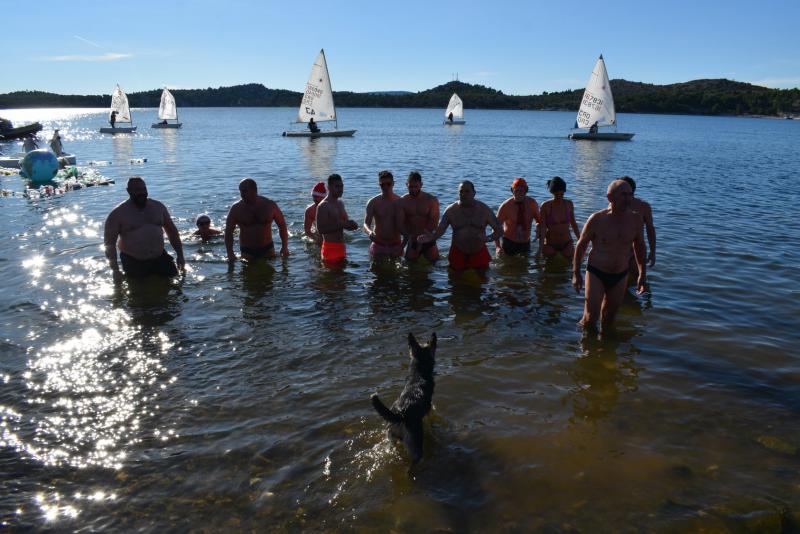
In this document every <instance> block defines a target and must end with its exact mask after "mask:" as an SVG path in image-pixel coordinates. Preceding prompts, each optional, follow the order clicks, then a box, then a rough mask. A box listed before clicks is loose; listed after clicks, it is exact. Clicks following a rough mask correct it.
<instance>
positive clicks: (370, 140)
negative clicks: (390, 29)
mask: <svg viewBox="0 0 800 534" xmlns="http://www.w3.org/2000/svg"><path fill="white" fill-rule="evenodd" d="M180 111H181V119H182V121H183V122H184V128H183V129H182V130H181V131H167V130H164V131H161V130H152V129H150V128H149V124H150V123H151V122H154V121H155V110H134V119H135V121H136V123H137V124H138V125H139V129H140V132H139V133H137V134H136V135H134V136H116V137H110V136H102V135H100V134H99V133H97V129H98V128H99V127H100V126H101V124H102V123H103V122H104V120H105V114H106V113H105V111H101V112H99V111H98V110H12V111H4V112H3V115H4V116H6V117H7V118H10V119H12V120H14V121H15V122H25V121H27V120H41V121H43V123H44V124H45V131H44V132H43V133H44V134H45V135H46V136H48V137H49V134H50V132H51V131H52V128H54V127H59V128H60V129H61V132H62V135H63V138H64V145H65V148H66V149H67V150H68V151H70V152H74V153H75V154H77V156H78V161H79V164H81V163H85V162H88V161H89V160H107V161H111V162H112V165H111V166H108V167H100V168H99V170H101V172H103V174H105V175H106V176H108V177H110V178H113V179H116V180H117V183H116V185H112V186H108V187H94V188H89V189H83V190H79V191H73V192H69V193H67V194H65V195H63V196H60V197H57V198H51V199H41V200H28V199H24V198H20V197H11V198H0V209H1V211H0V212H1V213H2V216H3V224H2V239H0V280H2V284H0V328H2V334H1V335H0V338H1V339H0V524H1V525H2V526H3V528H6V527H9V526H11V527H12V528H33V529H45V528H52V529H58V530H62V529H63V530H86V531H92V530H99V531H131V530H142V531H153V532H160V531H164V530H167V529H169V530H178V531H184V530H223V529H224V530H233V529H249V530H281V531H284V530H285V531H309V532H316V531H333V530H343V531H350V530H354V531H355V530H357V531H389V530H395V531H412V530H413V531H418V530H419V531H432V530H437V529H440V530H444V531H478V532H480V531H484V532H485V531H498V530H503V531H521V530H535V529H546V530H549V531H562V530H563V531H567V530H572V529H577V530H580V531H587V532H591V531H596V530H598V529H599V530H615V531H619V530H686V529H692V530H694V529H701V528H707V529H712V530H713V529H718V530H721V531H725V530H737V529H763V528H767V529H770V528H775V529H777V528H780V526H781V525H783V526H786V525H792V524H793V525H794V526H797V525H798V524H800V474H798V473H800V456H798V448H800V427H798V425H797V418H798V415H799V414H800V349H798V344H799V343H798V342H800V336H798V331H800V304H799V303H800V292H799V291H798V287H800V274H798V268H799V267H800V252H798V245H799V244H800V228H799V225H798V215H799V214H800V212H799V211H798V207H797V206H798V203H799V202H800V183H799V181H798V176H799V175H800V164H799V163H798V159H797V153H798V151H797V147H798V146H800V121H779V120H765V119H748V118H710V117H683V116H652V115H623V116H620V118H619V122H620V124H621V125H622V126H621V130H624V131H633V132H636V137H635V138H634V140H633V141H632V142H628V143H605V144H603V143H585V142H584V143H576V142H572V141H569V140H567V139H566V135H567V133H568V128H569V127H570V126H571V124H572V122H573V120H574V114H573V113H560V112H519V111H472V110H467V117H466V118H467V121H468V122H467V125H466V126H465V127H444V126H442V125H441V122H440V121H441V119H442V113H441V111H440V110H387V109H370V110H366V109H342V110H340V118H341V120H340V125H341V126H342V127H346V128H357V129H358V133H357V134H356V135H355V137H354V138H351V139H318V140H313V141H312V140H308V139H286V138H282V137H281V136H280V132H281V131H282V130H283V129H284V128H285V127H286V126H287V125H288V122H289V120H291V118H292V116H293V114H294V110H292V109H183V110H180ZM14 149H15V146H14V145H13V144H11V143H4V144H1V145H0V150H2V151H15V150H14ZM132 158H147V163H145V164H141V165H130V164H129V163H128V162H129V161H130V159H132ZM384 168H386V169H390V170H392V171H394V173H395V177H396V182H397V185H398V190H399V192H401V193H402V189H403V188H402V186H403V184H404V181H405V180H404V177H405V175H406V174H407V173H408V171H409V170H411V169H419V170H420V171H421V172H422V175H423V178H424V187H425V189H426V190H428V191H430V192H432V193H434V194H436V195H437V196H438V197H439V198H440V200H441V201H442V204H443V205H446V204H447V203H450V202H452V201H453V200H455V199H456V198H457V184H458V182H459V181H460V180H463V179H470V180H472V181H474V182H475V184H476V188H477V193H478V198H479V199H480V200H483V201H484V202H486V203H487V204H489V205H490V206H491V207H497V206H498V205H499V203H500V202H501V201H502V200H504V199H505V198H506V197H507V196H508V194H509V193H508V188H509V186H510V182H511V180H512V178H513V177H514V176H524V177H526V178H527V179H528V181H529V183H530V184H531V194H532V195H533V196H535V198H536V199H537V200H538V201H539V202H541V201H543V200H545V199H547V198H548V197H549V195H548V194H547V191H546V189H545V185H544V183H545V181H546V180H547V179H548V178H549V177H551V176H552V175H555V174H557V175H560V176H562V177H564V178H565V179H566V181H567V183H568V191H567V196H568V197H569V198H571V199H572V200H573V201H574V202H575V206H576V211H577V215H578V218H579V219H580V220H581V222H583V221H584V220H585V218H586V217H587V216H588V215H589V214H590V213H591V212H592V211H594V210H597V209H600V208H602V207H604V204H605V198H604V193H605V188H606V185H607V184H608V182H609V181H610V180H611V179H612V178H614V177H617V176H619V175H621V174H629V175H631V176H633V177H634V178H635V179H636V180H637V183H638V189H637V195H638V196H640V197H641V198H643V199H645V200H648V201H649V202H650V203H651V204H652V206H653V209H654V217H655V223H656V228H657V231H658V262H657V264H656V266H655V267H654V268H653V269H652V270H651V272H650V273H649V274H650V276H649V279H650V291H649V292H648V293H647V294H646V295H644V296H643V297H641V298H635V297H633V296H630V297H629V298H627V299H626V301H625V303H624V305H623V308H622V310H621V313H620V317H619V320H618V328H617V330H616V332H615V333H614V334H613V335H611V336H608V337H605V338H603V339H598V338H596V337H592V336H586V335H584V334H582V332H581V330H580V329H579V328H578V327H577V326H576V322H577V320H578V319H579V318H580V315H581V312H582V298H581V296H579V295H576V294H575V292H574V290H573V289H572V287H571V285H570V279H569V273H568V268H567V267H566V264H564V263H558V262H556V263H554V264H545V263H542V262H539V261H538V260H535V259H530V260H528V261H525V260H520V259H516V260H515V261H511V260H502V261H496V262H493V264H492V268H491V272H490V273H489V276H488V279H487V280H486V281H484V282H483V283H478V282H476V281H474V280H472V281H470V280H463V279H453V278H451V277H449V276H448V273H447V268H446V262H445V261H443V262H440V264H438V265H436V266H434V267H432V268H420V267H414V268H409V267H408V266H405V265H392V264H389V265H386V264H383V265H375V266H372V265H370V262H369V258H368V255H367V245H368V240H367V238H366V237H365V236H364V235H363V234H361V233H354V234H351V235H350V237H349V241H348V252H349V254H350V262H349V264H348V265H347V267H346V268H345V269H344V270H343V271H331V270H328V269H326V268H323V267H322V266H321V265H320V261H319V255H318V252H317V251H316V250H315V249H314V247H313V246H309V245H307V244H306V243H305V242H304V241H303V240H302V238H301V234H302V213H303V209H304V207H305V206H306V205H307V204H308V203H309V202H310V194H309V192H310V189H311V187H312V185H313V184H314V183H315V182H316V181H317V180H319V179H321V178H324V177H325V176H327V175H328V174H329V173H331V172H338V173H340V174H341V175H342V176H343V177H344V179H345V195H344V200H345V203H346V206H347V209H348V211H349V213H350V215H351V216H352V217H353V218H355V219H357V220H361V219H362V218H363V212H364V205H365V203H366V201H367V199H368V198H370V197H371V196H373V195H375V194H377V193H378V188H377V174H376V173H377V171H379V170H381V169H384ZM133 174H139V175H142V176H143V177H144V178H145V180H146V181H147V184H148V188H149V190H150V195H151V197H152V198H155V199H159V200H161V201H163V202H164V203H165V204H167V206H168V207H169V209H170V211H171V213H172V215H173V217H174V218H175V220H176V223H177V225H178V227H179V228H180V229H181V232H182V235H183V237H184V247H185V250H186V256H187V261H188V273H187V276H186V278H185V279H184V280H183V281H182V282H180V283H174V284H164V285H163V286H156V287H154V286H148V287H137V286H134V285H128V284H125V285H124V286H123V287H122V289H115V288H114V286H113V285H112V284H111V279H110V276H109V273H108V270H107V267H106V262H105V259H104V257H103V253H102V223H103V220H104V218H105V216H106V214H107V213H108V211H109V210H110V208H111V207H113V206H114V205H116V204H117V203H118V202H120V201H122V200H124V199H125V198H126V194H125V191H124V181H125V179H126V178H127V177H128V176H130V175H133ZM244 176H252V177H253V178H255V179H256V180H257V182H258V184H259V187H260V192H261V193H262V194H264V195H266V196H269V197H271V198H273V199H274V200H276V201H277V202H278V203H279V205H280V206H281V208H282V210H283V211H284V213H285V214H286V217H287V220H288V221H289V225H290V233H291V238H290V247H291V250H292V252H293V254H292V256H291V257H289V258H288V259H285V260H281V259H277V260H274V261H272V262H271V263H268V264H267V265H261V266H255V267H249V268H246V269H245V268H242V267H241V266H237V268H236V269H235V270H234V271H233V272H231V273H229V272H228V271H227V268H226V264H225V262H224V256H225V250H224V245H223V243H222V242H221V241H219V242H213V243H211V244H201V243H199V242H198V241H196V240H195V239H193V238H192V237H191V235H190V234H191V232H192V231H193V230H194V227H193V221H194V218H195V216H196V215H197V214H198V213H201V212H208V213H209V214H211V216H212V219H213V220H214V221H215V223H216V224H217V225H221V224H222V223H223V221H224V216H225V214H226V213H227V210H228V207H229V206H230V204H231V203H232V202H234V201H235V200H236V199H237V198H238V191H237V183H238V181H239V180H240V179H241V178H242V177H244ZM0 185H2V188H4V189H14V190H18V191H21V190H22V189H23V185H22V182H21V179H20V178H19V177H18V176H6V177H2V178H0ZM446 237H448V238H449V236H446ZM276 238H277V233H276ZM445 242H449V241H445ZM443 248H444V249H445V252H446V249H447V246H444V247H443ZM434 331H435V332H436V333H437V334H438V336H439V350H438V353H437V382H436V394H435V396H434V409H433V411H432V413H431V415H430V416H429V418H428V423H427V425H426V440H427V444H426V453H425V458H424V460H423V462H422V463H421V464H420V466H419V468H418V469H417V472H416V476H415V477H413V478H412V477H409V476H408V475H407V474H406V467H407V462H406V459H405V456H404V452H403V451H402V450H400V449H398V448H396V447H395V446H394V445H392V444H391V443H389V442H388V441H387V439H386V438H385V435H384V432H383V424H382V422H381V420H380V418H379V417H378V416H377V414H375V412H374V411H373V410H372V408H371V406H370V403H369V395H370V394H371V393H372V392H374V391H378V392H379V393H380V394H381V396H382V398H383V399H384V400H386V401H390V400H392V399H393V398H394V397H395V396H396V395H397V394H398V393H399V391H400V389H401V388H402V384H403V381H404V375H405V373H406V372H407V349H406V342H405V336H406V335H407V333H408V332H414V333H415V334H417V335H418V336H419V337H420V338H423V339H426V338H427V337H428V336H429V335H430V334H431V333H432V332H434Z"/></svg>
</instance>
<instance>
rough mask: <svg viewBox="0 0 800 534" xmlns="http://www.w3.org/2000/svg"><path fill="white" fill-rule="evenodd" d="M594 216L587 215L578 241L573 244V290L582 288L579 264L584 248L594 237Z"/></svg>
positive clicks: (581, 261)
mask: <svg viewBox="0 0 800 534" xmlns="http://www.w3.org/2000/svg"><path fill="white" fill-rule="evenodd" d="M594 221H595V216H594V215H592V216H591V217H589V220H588V221H586V224H585V225H584V226H583V232H581V235H580V238H579V239H578V243H577V244H576V245H575V255H574V256H573V257H572V286H573V287H574V288H575V291H580V290H581V289H582V288H583V277H581V265H582V264H583V255H584V254H586V249H587V248H588V247H589V243H591V241H592V238H593V237H594V232H595V229H594V225H595V222H594Z"/></svg>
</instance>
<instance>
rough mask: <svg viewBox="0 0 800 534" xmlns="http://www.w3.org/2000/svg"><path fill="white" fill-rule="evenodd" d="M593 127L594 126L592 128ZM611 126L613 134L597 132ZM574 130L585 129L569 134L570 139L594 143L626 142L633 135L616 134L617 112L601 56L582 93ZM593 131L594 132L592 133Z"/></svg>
mask: <svg viewBox="0 0 800 534" xmlns="http://www.w3.org/2000/svg"><path fill="white" fill-rule="evenodd" d="M593 126H596V127H594V128H593ZM605 126H613V127H614V131H613V132H598V131H597V129H598V128H603V127H605ZM574 127H575V128H585V129H587V131H585V132H577V133H571V134H569V138H570V139H575V140H579V139H588V140H594V141H628V140H630V139H631V138H632V137H633V136H634V134H632V133H620V132H617V131H616V130H617V112H616V110H615V109H614V96H613V95H612V94H611V83H610V82H609V81H608V72H607V71H606V63H605V61H603V55H602V54H600V57H599V58H598V59H597V63H595V65H594V69H592V75H591V76H590V77H589V82H588V83H587V84H586V91H584V93H583V100H581V107H580V109H579V110H578V117H577V118H576V119H575V126H574ZM592 130H594V131H592Z"/></svg>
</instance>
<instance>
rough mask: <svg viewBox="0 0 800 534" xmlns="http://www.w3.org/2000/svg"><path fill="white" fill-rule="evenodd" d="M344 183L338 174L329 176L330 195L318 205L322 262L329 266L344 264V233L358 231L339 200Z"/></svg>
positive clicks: (355, 223) (318, 229)
mask: <svg viewBox="0 0 800 534" xmlns="http://www.w3.org/2000/svg"><path fill="white" fill-rule="evenodd" d="M342 193H344V183H343V182H342V177H341V176H339V175H338V174H331V175H330V176H328V195H327V196H326V197H325V198H323V199H322V201H321V202H320V203H319V204H317V231H318V232H319V233H320V234H321V235H322V261H323V262H325V263H328V264H336V263H342V262H344V259H345V257H346V255H347V254H346V251H345V246H344V231H345V230H357V229H358V223H357V222H355V221H354V220H352V219H349V218H348V217H347V212H346V211H345V209H344V204H343V203H342V201H341V200H339V199H340V198H341V196H342Z"/></svg>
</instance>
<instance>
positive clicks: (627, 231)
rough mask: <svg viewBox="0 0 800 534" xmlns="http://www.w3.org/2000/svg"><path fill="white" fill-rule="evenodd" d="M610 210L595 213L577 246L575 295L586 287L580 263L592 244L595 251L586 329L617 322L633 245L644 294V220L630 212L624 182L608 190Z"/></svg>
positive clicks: (588, 270)
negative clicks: (615, 319)
mask: <svg viewBox="0 0 800 534" xmlns="http://www.w3.org/2000/svg"><path fill="white" fill-rule="evenodd" d="M606 196H607V197H608V201H609V203H610V204H609V207H608V208H606V209H604V210H600V211H597V212H595V213H593V214H592V215H591V216H590V217H589V220H587V221H586V224H585V225H584V227H583V232H581V237H580V239H578V243H577V245H576V246H575V257H574V259H573V266H572V267H573V274H572V285H573V286H574V287H575V291H576V292H580V290H581V289H582V287H583V278H582V277H581V263H582V262H583V255H584V254H585V253H586V248H587V247H588V246H589V243H591V244H592V250H591V252H590V253H589V261H588V262H587V265H586V296H585V298H584V302H585V306H584V310H583V318H582V319H581V320H580V324H581V325H583V327H584V328H594V327H595V326H596V325H597V320H598V319H602V323H603V324H604V325H610V324H611V323H612V322H613V321H614V317H615V316H616V314H617V310H618V309H619V305H620V303H622V297H623V296H624V295H625V289H626V286H627V283H626V282H627V279H628V257H629V255H630V250H631V245H633V250H634V253H635V255H636V263H637V264H638V266H639V278H638V280H637V284H636V285H637V290H638V293H642V292H643V291H644V290H645V282H646V271H645V263H644V239H643V238H642V224H643V223H642V216H641V215H640V214H638V213H634V212H632V211H631V210H630V205H631V199H632V198H633V193H632V192H631V186H629V185H628V183H627V182H625V181H624V180H614V181H613V182H611V184H610V185H609V186H608V192H607V195H606Z"/></svg>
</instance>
